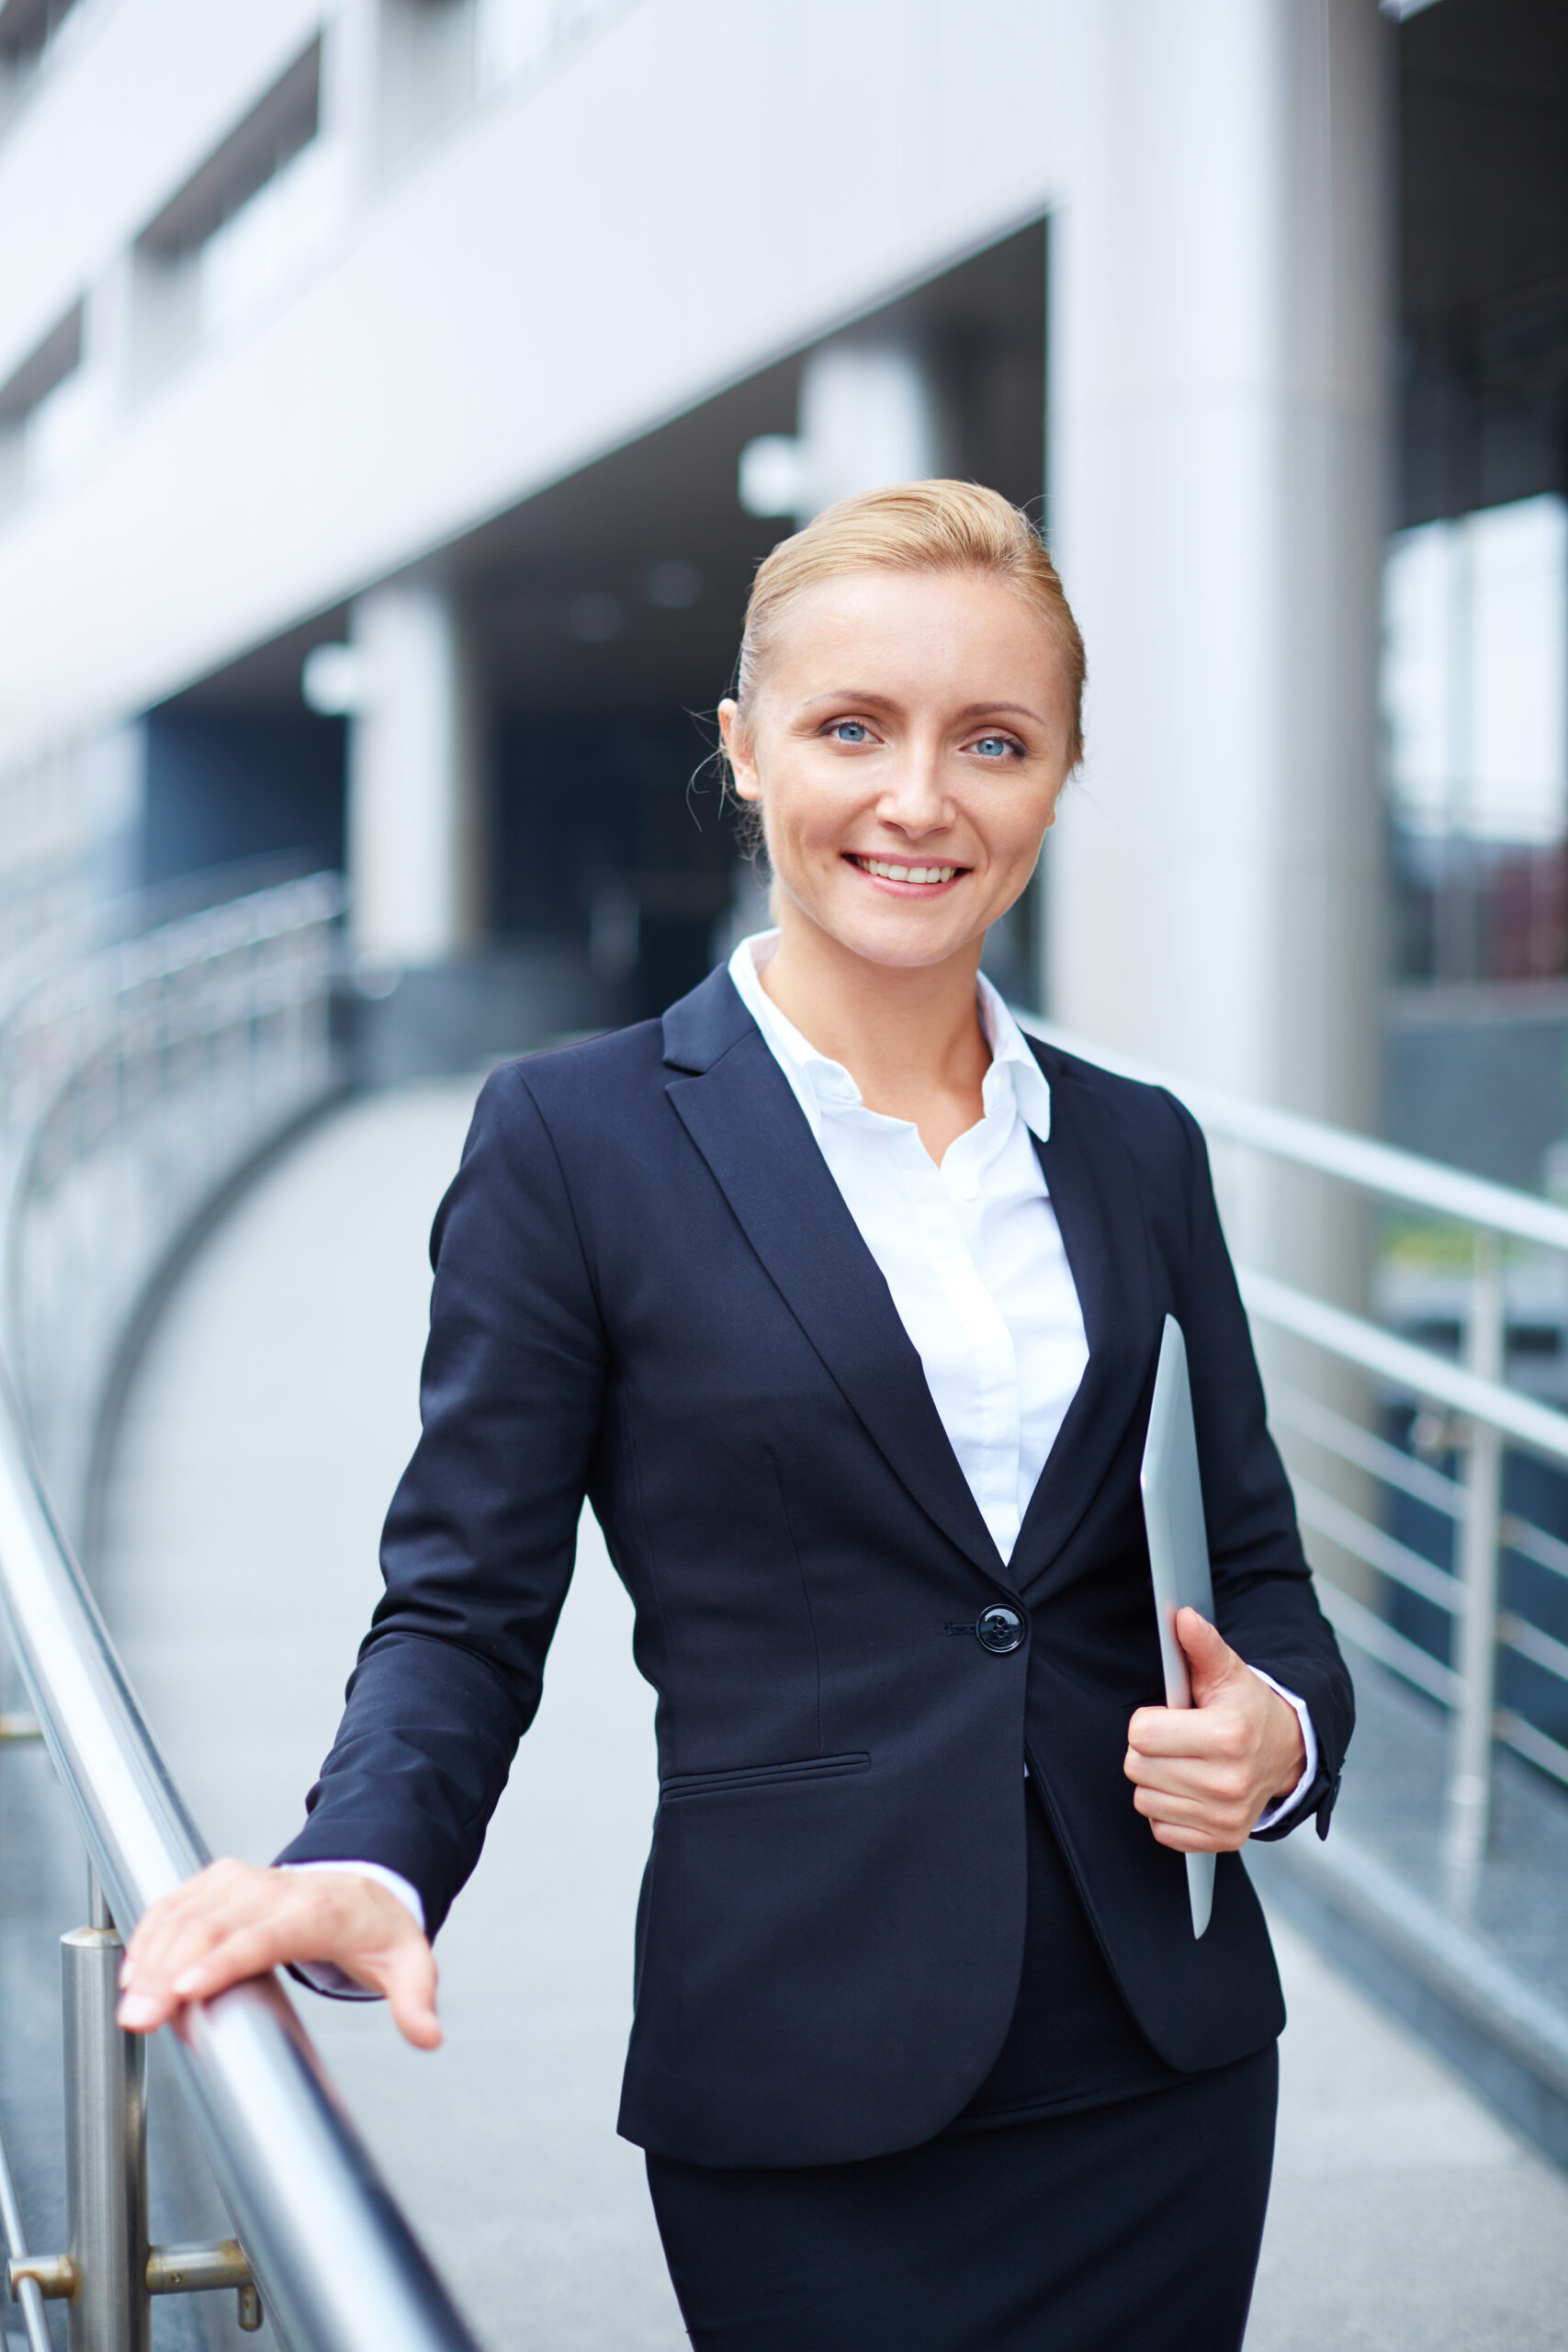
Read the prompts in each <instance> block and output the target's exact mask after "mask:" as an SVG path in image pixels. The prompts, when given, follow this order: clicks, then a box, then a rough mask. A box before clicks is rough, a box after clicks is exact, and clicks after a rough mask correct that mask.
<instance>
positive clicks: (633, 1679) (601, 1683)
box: [101, 1084, 1568, 2352]
mask: <svg viewBox="0 0 1568 2352" xmlns="http://www.w3.org/2000/svg"><path fill="white" fill-rule="evenodd" d="M472 1094H473V1087H472V1086H471V1085H456V1084H454V1085H445V1086H429V1087H423V1088H419V1089H412V1090H409V1091H404V1092H401V1093H399V1094H396V1095H390V1096H383V1097H380V1098H378V1099H377V1100H375V1101H371V1102H367V1103H361V1104H358V1105H356V1106H355V1107H353V1108H351V1109H350V1110H348V1111H347V1112H345V1113H344V1114H340V1115H339V1116H337V1117H336V1118H334V1119H333V1122H332V1123H331V1124H330V1125H327V1126H325V1127H323V1128H321V1129H320V1130H318V1131H317V1132H316V1133H315V1134H314V1135H313V1136H310V1138H309V1139H308V1140H307V1141H306V1142H305V1143H304V1144H303V1145H302V1146H301V1147H300V1148H299V1150H297V1151H296V1152H295V1153H294V1154H293V1155H292V1156H291V1157H290V1158H289V1159H288V1160H287V1161H286V1162H284V1163H283V1164H282V1165H281V1166H280V1167H278V1168H277V1169H276V1170H275V1171H274V1172H273V1173H272V1174H271V1175H270V1176H269V1177H268V1178H267V1179H266V1180H265V1182H264V1183H263V1184H262V1185H261V1186H260V1187H258V1188H257V1189H256V1190H255V1191H254V1193H252V1194H251V1195H250V1196H249V1197H248V1198H247V1199H246V1200H245V1201H244V1202H243V1204H242V1205H241V1206H240V1208H239V1209H238V1210H237V1211H236V1213H235V1214H234V1215H233V1216H232V1217H231V1219H230V1220H229V1221H228V1222H227V1224H226V1225H225V1226H224V1227H222V1228H221V1230H220V1232H219V1233H218V1234H217V1235H216V1236H215V1237H214V1238H213V1239H212V1241H211V1242H210V1243H209V1246H208V1248H207V1249H206V1250H205V1251H204V1252H203V1254H202V1256H201V1257H200V1259H199V1260H198V1261H197V1264H196V1265H195V1267H194V1268H193V1270H192V1271H191V1272H190V1274H189V1275H188V1276H187V1278H186V1281H185V1283H183V1285H182V1286H181V1288H180V1290H179V1291H178V1293H177V1294H176V1295H175V1298H174V1299H173V1301H172V1302H171V1304H170V1306H169V1309H168V1311H167V1313H166V1315H165V1316H164V1319H163V1321H162V1323H161V1325H160V1327H159V1329H158V1331H157V1333H156V1335H155V1338H154V1340H153V1344H152V1349H151V1351H150V1353H149V1355H148V1357H147V1359H146V1362H145V1363H144V1366H143V1368H142V1371H141V1375H140V1377H139V1379H138V1381H137V1384H136V1387H135V1390H134V1394H133V1397H132V1399H131V1405H130V1411H129V1414H128V1416H127V1419H126V1421H125V1424H124V1427H123V1430H122V1432H121V1439H120V1443H119V1447H118V1455H117V1459H116V1465H115V1475H114V1478H113V1481H112V1487H111V1492H110V1498H109V1511H108V1519H107V1547H106V1553H105V1557H104V1562H103V1572H102V1577H101V1586H102V1590H103V1595H104V1600H105V1603H106V1607H107V1611H108V1614H109V1617H110V1621H111V1623H112V1624H113V1626H114V1628H115V1631H116V1634H117V1635H118V1639H119V1641H120V1644H121V1646H122V1649H123V1651H124V1653H125V1657H126V1660H127V1664H128V1666H129V1668H130V1675H131V1679H132V1680H133V1682H134V1683H135V1685H136V1687H137V1689H138V1691H140V1693H141V1698H142V1701H143V1702H144V1704H145V1706H146V1708H147V1710H148V1713H149V1715H150V1717H151V1719H152V1724H153V1727H154V1730H155V1731H156V1732H157V1734H158V1736H159V1737H160V1738H161V1740H162V1741H163V1743H164V1751H165V1754H166V1755H167V1757H168V1758H169V1761H170V1763H171V1765H172V1767H173V1770H174V1772H175V1778H176V1780H177V1781H179V1783H180V1785H181V1786H182V1788H183V1789H184V1791H185V1792H186V1797H187V1799H188V1800H189V1802H190V1803H191V1804H192V1807H193V1810H194V1811H195V1813H196V1815H197V1819H198V1820H199V1822H200V1823H201V1825H202V1826H203V1828H204V1830H205V1832H206V1834H207V1837H208V1838H209V1842H210V1844H211V1845H212V1847H213V1849H214V1850H215V1851H218V1852H234V1853H239V1854H243V1855H247V1856H251V1857H253V1858H256V1859H265V1857H266V1856H267V1855H268V1854H269V1853H271V1852H273V1851H275V1850H276V1848H277V1847H278V1846H279V1845H280V1844H281V1843H282V1842H283V1841H284V1839H285V1838H288V1835H289V1834H290V1833H291V1831H292V1829H293V1827H294V1826H295V1823H296V1821H297V1819H298V1813H299V1798H300V1794H301V1792H302V1791H303V1790H304V1788H305V1787H306V1785H307V1784H308V1782H309V1781H310V1779H311V1777H312V1776H313V1772H314V1769H315V1766H316V1764H317V1762H318V1760H319V1758H320V1757H321V1753H322V1751H323V1749H324V1747H326V1745H327V1743H328V1741H329V1740H330V1737H331V1735H332V1731H333V1724H334V1722H335V1720H336V1715H337V1710H338V1703H339V1696H340V1691H341V1686H342V1682H343V1679H344V1675H345V1673H346V1671H347V1669H348V1667H349V1665H350V1664H351V1662H352V1658H353V1654H354V1649H355V1643H356V1642H357V1639H358V1637H359V1634H360V1633H361V1631H362V1629H363V1626H364V1623H365V1621H366V1618H367V1615H368V1612H369V1609H370V1607H371V1604H372V1602H373V1600H374V1598H375V1595H376V1592H377V1590H378V1577H377V1571H376V1566H375V1558H376V1539H377V1534H378V1526H379V1521H380V1516H381V1513H382V1511H383V1510H384V1508H385V1505H386V1501H387V1498H388V1496H389V1493H390V1490H391V1487H392V1486H393V1484H394V1482H395V1480H396V1477H397V1476H398V1473H399V1471H400V1468H401V1466H402V1463H403V1461H404V1459H405V1458H406V1456H407V1453H408V1451H409V1449H410V1447H411V1445H412V1441H413V1437H414V1434H415V1430H416V1419H415V1383H416V1377H417V1369H418V1359H419V1351H420V1346H421V1340H422V1336H423V1320H424V1313H425V1305H426V1297H427V1290H428V1268H427V1264H426V1261H425V1258H424V1245H425V1237H426V1233H427V1230H428V1227H429V1221H430V1217H431V1214H432V1212H433V1210H434V1205H435V1203H436V1201H437V1199H438V1197H439V1195H440V1192H441V1189H442V1187H443V1184H444V1183H445V1182H446V1177H447V1176H448V1174H449V1173H450V1170H451V1169H452V1167H453V1166H454V1165H455V1163H456V1159H457V1151H458V1148H459V1145H460V1143H461V1138H462V1134H463V1129H464V1126H465V1124H466V1121H467V1116H468V1108H469V1105H470V1103H471V1100H472ZM628 1621H629V1611H628V1609H627V1605H626V1599H625V1596H624V1594H623V1593H622V1592H621V1589H620V1587H619V1585H618V1584H617V1583H616V1581H615V1577H614V1575H613V1574H612V1572H611V1570H610V1568H609V1566H608V1563H607V1561H606V1560H605V1557H604V1551H603V1547H602V1545H601V1544H600V1542H599V1540H598V1537H597V1534H596V1532H595V1531H594V1529H593V1527H592V1521H587V1522H585V1525H584V1533H583V1540H582V1544H581V1548H580V1555H579V1567H578V1575H577V1579H576V1582H575V1584H574V1586H573V1589H572V1593H571V1597H570V1600H569V1603H568V1607H567V1610H566V1613H565V1616H564V1618H563V1621H562V1625H561V1631H560V1635H559V1638H558V1643H557V1645H556V1649H555V1652H554V1655H553V1657H552V1660H551V1665H550V1671H549V1678H548V1682H547V1689H546V1694H545V1702H544V1706H543V1709H542V1711H541V1713H540V1717H539V1721H538V1723H537V1724H536V1728H535V1730H534V1732H533V1733H532V1734H531V1736H530V1737H529V1738H528V1740H527V1741H526V1742H525V1747H524V1751H523V1754H522V1757H521V1758H520V1760H519V1763H518V1767H517V1770H516V1772H515V1774H514V1776H513V1785H512V1788H511V1790H510V1791H509V1792H508V1794H507V1797H506V1799H505V1802H504V1803H503V1804H502V1809H501V1812H500V1814H499V1815H498V1817H497V1820H496V1823H495V1826H494V1828H493V1829H492V1831H491V1838H490V1843H489V1846H488V1848H487V1851H486V1855H485V1860H484V1862H483V1864H482V1866H481V1868H480V1870H479V1873H478V1875H477V1877H476V1879H475V1881H474V1883H472V1885H471V1886H470V1887H469V1888H468V1891H467V1892H466V1893H465V1894H464V1896H463V1897H462V1899H461V1901H460V1902H459V1904H458V1905H457V1910H456V1912H455V1914H454V1916H453V1917H452V1920H451V1921H450V1923H449V1925H448V1926H447V1928H446V1930H445V1932H444V1934H443V1937H442V1940H441V1954H440V1956H441V1968H442V2006H443V2012H444V2015H445V2018H446V2029H447V2041H446V2047H445V2049H444V2050H443V2051H442V2052H440V2053H439V2054H438V2055H437V2056H435V2057H434V2058H430V2057H421V2056H418V2055H416V2054H415V2053H413V2052H411V2051H409V2050H407V2049H406V2048H405V2047H404V2046H403V2045H402V2044H401V2043H400V2042H399V2041H398V2040H397V2039H396V2037H395V2036H394V2035H393V2034H392V2032H391V2030H390V2029H389V2026H388V2025H387V2023H386V2020H385V2018H384V2017H383V2016H382V2014H381V2013H380V2011H379V2010H378V2008H374V2007H366V2008H352V2007H344V2006H342V2005H336V2004H331V2003H327V2002H324V2001H318V2000H313V1999H311V1998H310V1996H303V1995H302V1996H299V1998H300V2001H301V2004H302V2006H303V2007H305V2010H306V2013H307V2020H308V2023H309V2025H310V2030H311V2031H312V2032H313V2033H314V2035H315V2036H316V2039H317V2041H318V2042H319V2044H320V2045H321V2049H322V2051H323V2053H324V2054H325V2056H326V2059H327V2062H328V2064H329V2065H330V2066H331V2068H332V2070H333V2074H334V2075H335V2076H336V2078H337V2080H338V2083H339V2085H340V2086H341V2087H342V2089H343V2091H344V2095H345V2097H346V2098H347V2101H348V2104H349V2106H350V2107H351V2109H353V2111H354V2112H355V2116H356V2117H357V2119H358V2120H359V2122H360V2125H361V2128H362V2130H363V2131H364V2132H365V2134H366V2137H367V2140H368V2142H369V2143H370V2145H371V2147H372V2148H373V2149H374V2150H375V2152H376V2154H377V2155H378V2159H379V2161H380V2162H381V2163H382V2165H384V2167H385V2170H386V2172H387V2174H388V2177H389V2180H390V2181H391V2184H392V2186H393V2188H394V2189H395V2191H396V2192H397V2194H398V2195H399V2197H400V2199H401V2200H402V2202H403V2204H404V2206H405V2208H406V2210H407V2211H408V2212H409V2214H410V2216H411V2218H412V2221H413V2222H414V2224H415V2226H416V2228H417V2229H418V2230H419V2231H420V2232H421V2233H422V2234H423V2237H424V2239H425V2242H426V2243H427V2245H429V2247H430V2248H431V2250H432V2252H433V2254H434V2256H435V2258H436V2260H437V2262H438V2263H439V2264H440V2266H441V2267H442V2268H443V2269H444V2270H445V2272H446V2276H447V2278H448V2279H449V2280H450V2281H451V2283H452V2285H453V2287H454V2289H455V2290H456V2291H457V2295H458V2297H459V2299H460V2301H462V2302H463V2304H464V2306H465V2308H466V2309H467V2310H468V2312H469V2313H470V2315H471V2317H472V2319H473V2322H474V2324H475V2325H476V2327H477V2329H478V2331H479V2334H480V2335H481V2336H482V2338H483V2339H484V2342H485V2343H486V2345H487V2346H490V2347H492V2352H512V2348H513V2347H519V2352H520V2348H521V2347H522V2346H529V2347H530V2352H534V2347H542V2352H609V2347H615V2352H677V2347H679V2346H681V2345H682V2344H683V2342H684V2341H685V2339H684V2336H683V2334H682V2329H681V2324H680V2320H679V2317H678V2314H677V2312H676V2309H675V2305H674V2301H673V2298H672V2297H671V2292H670V2289H669V2286H668V2283H667V2281H666V2279H665V2277H664V2273H663V2268H662V2265H661V2262H660V2252H659V2245H658V2240H657V2237H656V2235H655V2233H654V2229H653V2224H652V2221H651V2218H650V2215H649V2210H648V2204H647V2198H646V2193H645V2190H644V2187H643V2181H642V2169H641V2160H640V2158H639V2156H638V2154H637V2152H636V2151H635V2150H634V2149H631V2148H629V2147H627V2146H626V2143H624V2142H622V2141H619V2140H617V2139H616V2138H615V2130H614V2122H615V2100H616V2089H617V2080H618V2074H619V2064H620V2055H621V2051H622V2048H623V2047H624V2042H625V2036H626V2026H627V2022H628V2018H629V2007H630V1980H631V1921H632V1915H633V1909H634V1905H635V1901H636V1892H637V1876H638V1872H639V1870H640V1868H641V1862H642V1856H643V1852H644V1849H645V1846H646V1840H647V1832H648V1825H649V1815H650V1814H651V1810H652V1805H653V1799H654V1769H653V1746H652V1733H651V1697H650V1694H649V1691H647V1689H646V1687H645V1686H644V1685H643V1684H642V1683H641V1682H640V1681H639V1679H638V1678H637V1674H636V1672H635V1670H634V1669H633V1668H632V1665H631V1661H630V1657H629V1648H628V1642H627V1629H628ZM1278 1940H1279V1944H1280V1957H1281V1962H1282V1964H1283V1966H1284V1970H1285V1974H1286V1982H1287V1991H1288V1994H1289V1996H1290V2002H1291V2009H1292V2026H1291V2029H1290V2030H1289V2032H1288V2033H1287V2036H1286V2039H1285V2042H1284V2086H1285V2087H1284V2103H1283V2109H1282V2113H1281V2119H1280V2157H1279V2165H1278V2170H1277V2175H1276V2188H1275V2196H1274V2201H1273V2208H1272V2212H1271V2217H1270V2221H1269V2234H1268V2238H1267V2241H1266V2244H1265V2248H1264V2256H1263V2264H1262V2268H1261V2272H1260V2275H1259V2279H1258V2296H1257V2301H1256V2305H1255V2310H1254V2318H1253V2324H1252V2327H1251V2330H1250V2332H1249V2335H1248V2339H1247V2341H1248V2346H1249V2352H1309V2347H1310V2352H1323V2347H1325V2346H1335V2347H1342V2348H1343V2352H1416V2347H1420V2352H1493V2347H1495V2352H1505V2348H1506V2352H1549V2347H1552V2348H1553V2352H1556V2348H1557V2347H1561V2346H1562V2343H1563V2341H1564V2324H1563V2312H1564V2311H1565V2310H1568V2180H1564V2179H1563V2178H1562V2177H1561V2176H1560V2175H1558V2174H1557V2173H1555V2172H1554V2171H1552V2170H1551V2168H1550V2167H1549V2166H1547V2165H1544V2164H1543V2163H1542V2162H1541V2161H1540V2159H1538V2158H1537V2157H1536V2156H1535V2155H1534V2154H1531V2153H1530V2152H1529V2151H1528V2150H1527V2149H1525V2148H1524V2147H1522V2146H1521V2145H1520V2143H1518V2142H1517V2140H1516V2139H1515V2137H1514V2136H1513V2135H1512V2134H1511V2133H1510V2132H1509V2131H1507V2130H1506V2129H1505V2128H1504V2127H1503V2126H1502V2125H1501V2124H1499V2123H1498V2122H1496V2121H1495V2120H1494V2119H1493V2117H1492V2116H1491V2115H1490V2113H1489V2112H1488V2111H1487V2110H1486V2109H1484V2108H1483V2106H1481V2105H1480V2104H1479V2103H1478V2101H1477V2100H1476V2099H1475V2098H1473V2097H1472V2094H1471V2093H1470V2092H1469V2090H1468V2089H1466V2088H1465V2087H1464V2086H1462V2085H1461V2083H1460V2082H1459V2081H1458V2080H1457V2078H1455V2077H1454V2076H1453V2075H1450V2074H1449V2073H1448V2071H1447V2070H1446V2069H1445V2068H1444V2067H1443V2066H1442V2065H1441V2064H1439V2063H1438V2061H1436V2060H1435V2059H1434V2058H1432V2057H1431V2056H1430V2055H1429V2054H1428V2053H1427V2052H1426V2051H1425V2050H1424V2049H1423V2048H1422V2047H1421V2046H1420V2045H1419V2044H1417V2043H1416V2042H1415V2041H1413V2040H1412V2039H1411V2037H1410V2036H1409V2035H1408V2034H1407V2033H1406V2032H1405V2031H1404V2030H1403V2028H1401V2027H1399V2026H1397V2025H1394V2024H1393V2023H1391V2022H1390V2021H1389V2020H1388V2019H1387V2018H1384V2017H1382V2015H1381V2014H1380V2013H1378V2012H1377V2011H1375V2010H1374V2009H1372V2008H1371V2007H1370V2006H1369V2005H1368V2004H1367V2003H1365V2002H1364V2001H1363V2000H1362V1999H1361V1998H1360V1997H1359V1996H1358V1995H1357V1994H1356V1993H1355V1992H1354V1991H1353V1990H1352V1989H1350V1988H1349V1987H1348V1985H1346V1984H1344V1983H1343V1982H1342V1981H1341V1980H1339V1979H1338V1978H1337V1976H1335V1975H1334V1974H1333V1973H1331V1972H1330V1971H1328V1970H1327V1969H1326V1968H1325V1966H1324V1965H1323V1964H1322V1963H1321V1962H1319V1961H1318V1960H1317V1959H1316V1958H1315V1956H1314V1954H1313V1953H1312V1952H1311V1951H1309V1950H1308V1949H1307V1948H1306V1947H1305V1946H1304V1945H1303V1944H1302V1943H1301V1942H1300V1941H1299V1940H1297V1939H1295V1938H1293V1937H1292V1936H1291V1935H1289V1934H1288V1933H1286V1932H1284V1931H1281V1932H1280V1935H1279V1938H1278ZM802 2352H808V2347H804V2346H803V2347H802Z"/></svg>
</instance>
